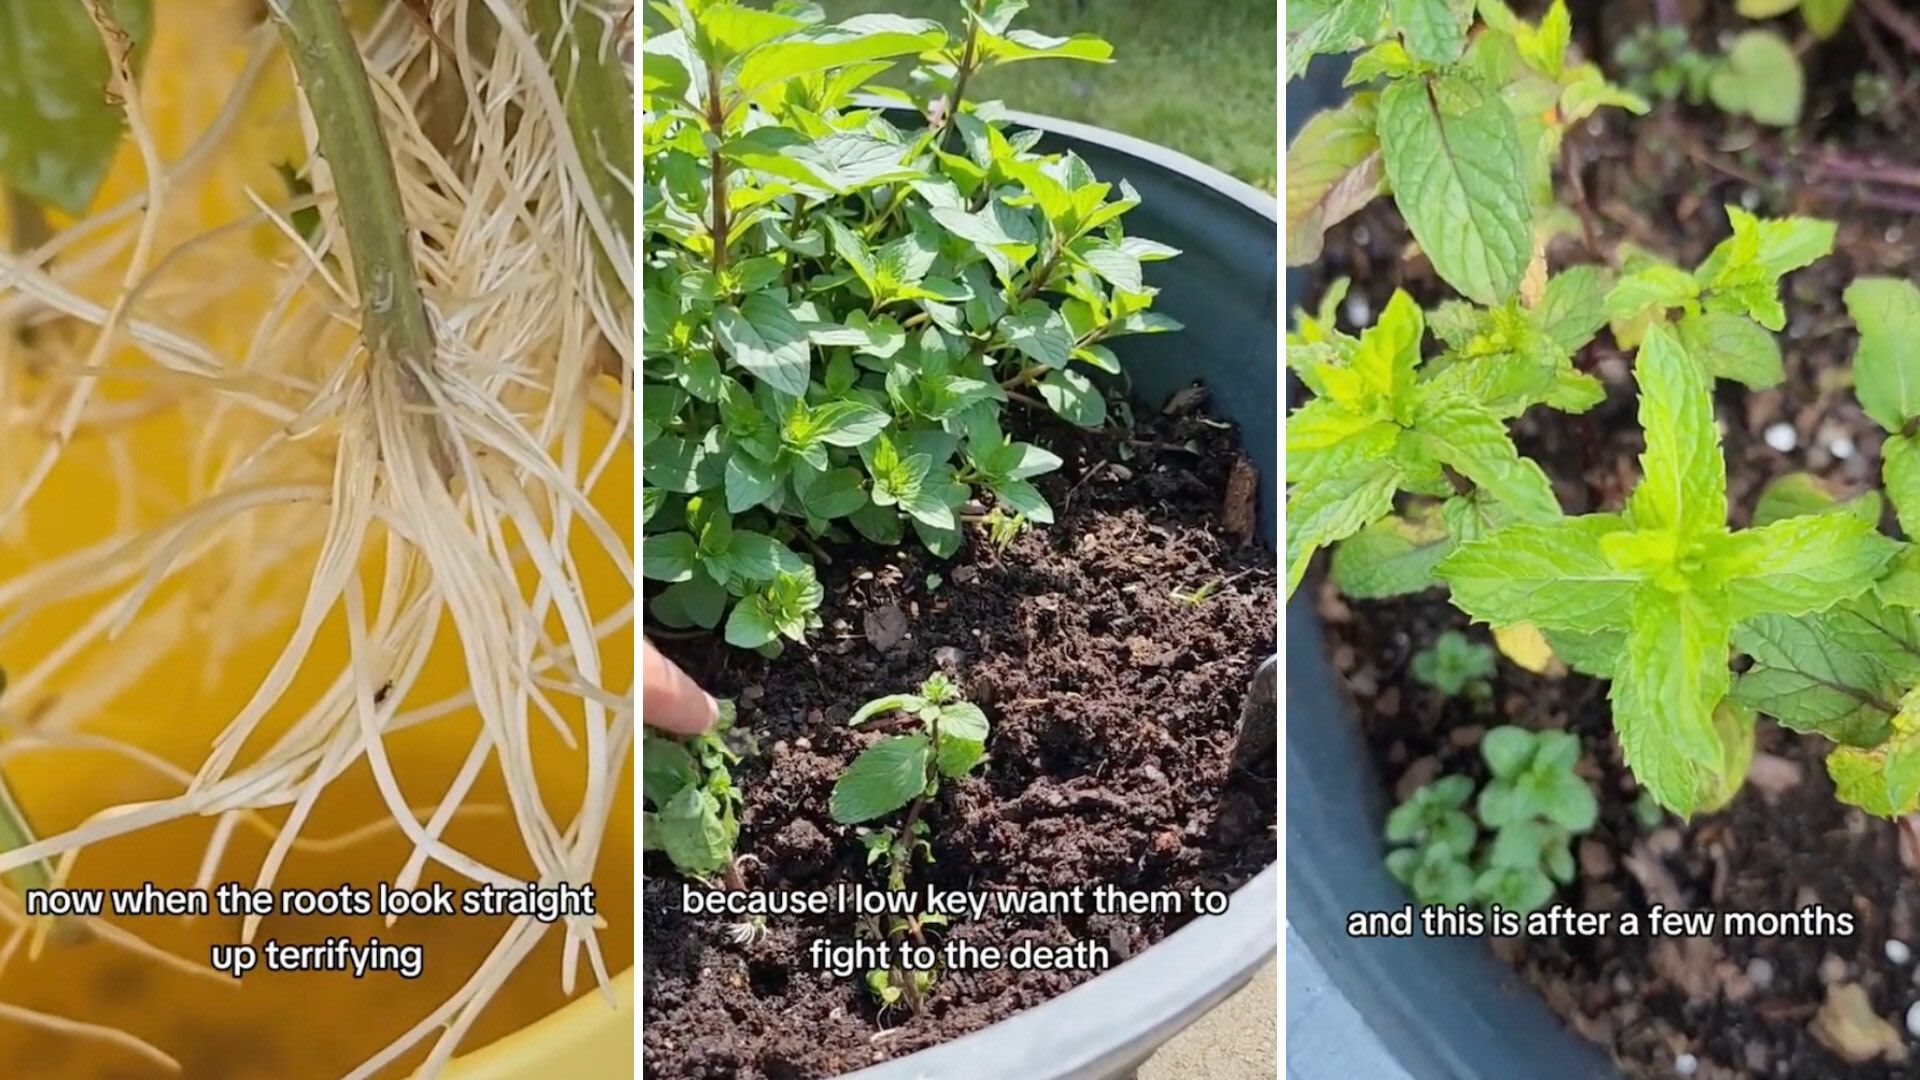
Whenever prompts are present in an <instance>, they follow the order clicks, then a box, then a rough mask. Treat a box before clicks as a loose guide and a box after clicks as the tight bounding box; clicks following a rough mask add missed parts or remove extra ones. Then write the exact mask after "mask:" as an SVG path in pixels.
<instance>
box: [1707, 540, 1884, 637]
mask: <svg viewBox="0 0 1920 1080" xmlns="http://www.w3.org/2000/svg"><path fill="white" fill-rule="evenodd" d="M1899 550H1900V547H1899V545H1898V544H1896V543H1894V542H1893V541H1892V540H1890V539H1888V538H1887V537H1885V536H1882V535H1880V533H1879V531H1878V530H1877V529H1876V527H1875V525H1874V523H1870V522H1866V521H1862V520H1861V519H1859V518H1857V517H1853V516H1851V515H1846V514H1821V515H1816V516H1804V517H1792V518H1787V519H1786V520H1784V521H1776V522H1774V523H1773V524H1771V525H1763V526H1760V527H1759V528H1754V529H1743V530H1741V531H1740V532H1736V533H1732V534H1730V535H1728V536H1725V537H1723V538H1720V539H1719V540H1717V541H1716V542H1715V543H1714V544H1712V545H1710V547H1709V549H1708V554H1707V556H1706V564H1707V566H1706V572H1707V573H1708V574H1710V575H1712V576H1714V577H1716V578H1717V579H1719V580H1721V581H1724V582H1725V583H1726V590H1727V592H1726V610H1727V613H1728V617H1729V618H1731V619H1733V620H1734V621H1736V622H1738V621H1740V620H1743V619H1746V618H1748V617H1749V616H1753V615H1758V614H1762V613H1769V614H1780V615H1809V614H1812V613H1813V612H1816V611H1824V610H1825V609H1827V608H1829V607H1832V606H1833V605H1835V604H1837V603H1839V602H1841V601H1843V600H1851V599H1853V598H1854V597H1856V596H1858V595H1860V594H1861V593H1863V592H1865V591H1866V590H1867V589H1868V588H1869V587H1871V586H1872V584H1873V581H1874V579H1876V578H1878V577H1879V576H1880V574H1881V573H1882V572H1883V571H1884V570H1886V568H1887V564H1888V563H1891V562H1892V561H1893V557H1894V556H1895V555H1896V554H1898V553H1899Z"/></svg>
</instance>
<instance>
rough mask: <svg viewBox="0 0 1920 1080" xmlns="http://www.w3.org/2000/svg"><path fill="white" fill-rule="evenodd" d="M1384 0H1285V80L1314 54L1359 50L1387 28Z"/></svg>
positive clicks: (1300, 71) (1296, 74) (1295, 74)
mask: <svg viewBox="0 0 1920 1080" xmlns="http://www.w3.org/2000/svg"><path fill="white" fill-rule="evenodd" d="M1386 23H1387V0H1287V15H1286V22H1285V23H1284V24H1283V25H1284V26H1285V27H1286V28H1287V81H1288V82H1292V81H1293V80H1295V79H1297V78H1299V77H1300V76H1301V75H1303V74H1305V72H1306V70H1307V64H1308V63H1309V62H1310V61H1312V60H1313V58H1314V57H1316V56H1337V55H1339V54H1341V53H1350V52H1358V51H1359V50H1361V49H1364V48H1366V47H1367V46H1369V45H1371V44H1373V43H1374V42H1375V41H1377V40H1379V38H1380V36H1381V35H1382V34H1383V33H1384V32H1385V30H1386Z"/></svg>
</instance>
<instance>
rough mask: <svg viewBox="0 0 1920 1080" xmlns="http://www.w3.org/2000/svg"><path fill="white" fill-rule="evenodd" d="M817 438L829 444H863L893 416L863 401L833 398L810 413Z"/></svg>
mask: <svg viewBox="0 0 1920 1080" xmlns="http://www.w3.org/2000/svg"><path fill="white" fill-rule="evenodd" d="M807 419H808V421H809V424H810V426H811V428H812V430H813V435H814V437H815V438H817V439H819V440H820V441H821V442H823V443H826V444H827V445H828V446H860V445H863V444H864V443H866V442H867V440H869V439H871V438H873V437H874V436H875V435H878V434H880V432H881V431H883V430H884V429H885V428H886V426H887V425H888V424H889V423H892V421H893V418H892V417H890V416H888V415H887V413H886V411H885V410H883V409H877V408H875V407H873V406H872V405H868V404H865V403H864V402H859V401H829V402H827V403H826V404H825V405H822V406H820V407H819V408H817V409H814V410H813V412H812V414H811V415H809V416H808V418H807Z"/></svg>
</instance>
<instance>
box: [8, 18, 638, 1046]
mask: <svg viewBox="0 0 1920 1080" xmlns="http://www.w3.org/2000/svg"><path fill="white" fill-rule="evenodd" d="M455 7H456V5H451V4H441V5H421V4H410V5H393V6H382V7H380V8H378V9H369V8H367V7H366V6H364V5H363V6H358V7H355V8H354V9H352V10H348V9H347V8H345V7H343V6H342V5H341V4H339V3H334V2H331V0H273V2H271V3H267V4H264V5H204V4H193V3H173V2H161V3H157V4H152V3H146V2H144V0H115V2H111V3H108V2H99V3H95V2H75V3H66V2H62V3H49V4H36V5H28V6H26V7H22V8H19V9H18V10H16V11H14V12H11V13H10V14H9V16H8V17H7V19H6V20H4V26H0V55H4V56H6V57H8V58H9V59H8V61H7V62H6V63H5V64H4V65H0V101H4V103H5V105H4V108H0V147H4V148H5V149H4V151H0V189H3V190H4V192H5V196H6V198H5V203H4V215H5V221H4V225H5V228H4V230H0V232H3V233H4V236H5V238H6V243H5V244H4V245H0V410H4V415H5V417H6V419H5V421H4V423H0V441H4V445H3V446H0V462H4V466H3V467H0V656H4V657H5V662H6V664H7V668H8V671H9V674H10V675H11V676H12V680H11V686H10V688H9V690H8V694H7V698H6V701H5V703H4V706H3V708H4V717H5V722H6V729H7V732H6V733H7V742H6V744H5V769H6V772H7V780H8V785H9V786H10V787H11V788H12V789H13V790H14V792H15V793H16V794H17V796H18V797H17V799H16V800H13V801H14V802H16V803H17V804H18V805H17V807H14V808H12V809H13V810H14V811H16V812H13V813H10V814H9V815H8V816H9V817H10V818H11V819H13V820H10V821H9V822H8V824H9V825H10V826H11V828H8V829H6V830H5V832H6V833H7V836H6V839H7V841H8V848H7V850H6V851H5V852H4V853H0V872H4V873H5V874H6V875H8V877H9V879H10V880H20V877H21V875H22V874H23V873H29V872H32V871H33V868H35V867H41V868H46V869H48V870H50V878H51V884H53V885H54V886H56V887H69V888H76V889H102V888H105V889H114V888H119V889H124V888H127V887H128V886H129V885H138V884H140V883H141V882H142V881H151V882H154V883H156V884H157V885H158V886H160V887H164V888H168V889H176V890H216V889H217V888H218V887H219V886H222V885H225V886H229V887H236V886H238V887H244V888H246V889H249V890H263V891H266V892H268V893H269V894H271V893H272V892H273V891H274V890H279V889H289V888H302V889H304V888H310V887H317V879H325V880H326V881H328V882H330V884H331V885H332V886H333V887H335V888H337V887H339V886H340V885H341V883H348V884H349V885H350V886H351V887H353V888H357V889H365V890H368V891H369V892H371V891H373V890H376V889H377V888H378V887H380V886H386V887H389V888H397V889H413V888H416V887H420V888H426V887H428V886H444V887H447V888H452V889H469V890H471V889H476V888H482V887H484V888H488V889H491V890H495V892H494V894H493V895H494V896H495V897H496V898H497V897H499V896H510V897H516V898H524V897H525V896H526V895H528V892H529V890H547V891H552V890H555V889H558V888H561V887H568V888H571V887H577V886H587V885H593V884H599V885H601V886H603V887H602V888H600V889H599V890H598V891H599V894H600V897H601V902H600V906H599V908H598V910H597V911H596V912H595V913H592V914H579V915H569V916H568V917H566V918H563V919H558V920H555V921H551V922H545V923H543V922H540V921H539V920H536V919H531V918H529V919H525V920H520V921H513V920H505V921H501V922H499V923H498V924H494V925H490V922H489V920H486V919H455V920H444V921H440V922H439V923H438V924H437V926H427V925H425V923H423V921H422V920H419V919H415V918H410V917H401V918H397V919H395V920H387V919H382V918H381V917H380V916H379V915H378V914H375V913H371V912H369V913H368V914H367V916H366V917H364V918H354V917H350V916H346V915H341V916H339V917H336V918H330V919H327V920H315V921H314V922H312V923H309V924H308V925H305V926H300V925H297V924H295V923H294V922H293V921H292V918H291V917H292V914H293V913H292V912H282V911H278V910H264V909H263V908H261V907H259V906H252V907H250V910H249V911H247V912H231V911H230V912H227V914H241V915H242V916H243V917H242V918H240V919H228V918H222V919H214V920H204V919H203V920H200V921H199V922H197V923H184V922H181V921H179V920H172V919H168V920H161V919H155V918H145V919H134V918H128V917H124V916H125V915H126V914H127V913H125V912H119V911H112V910H110V911H108V912H106V914H105V915H103V916H102V917H99V918H92V917H89V918H87V919H86V920H85V921H86V930H87V931H89V932H90V933H91V935H92V936H93V937H94V938H95V940H96V941H103V942H106V943H108V945H109V947H108V948H106V949H104V950H103V949H98V948H94V949H89V950H81V951H77V950H73V949H70V948H65V947H64V946H63V945H62V941H61V938H60V935H59V934H58V933H55V934H47V933H46V930H47V929H48V928H47V927H46V926H45V925H44V923H43V921H39V920H29V919H28V918H26V916H25V913H24V907H23V903H22V902H23V899H24V898H23V897H21V896H18V895H16V894H14V893H12V892H11V891H8V892H7V893H5V894H4V895H3V896H0V919H4V921H5V923H6V927H7V931H6V932H7V933H8V934H9V935H10V936H9V939H8V941H9V943H8V944H7V945H6V947H5V950H4V955H5V960H4V961H0V963H4V964H6V965H8V966H12V967H15V968H18V967H29V968H31V969H33V970H30V971H29V972H26V973H19V974H20V977H18V978H16V979H13V980H10V981H9V985H10V986H11V987H12V988H13V989H12V990H10V991H8V993H7V995H6V996H7V1000H6V1002H5V1003H4V1006H0V1011H4V1013H5V1016H6V1020H7V1023H6V1025H5V1027H4V1028H0V1048H3V1049H4V1052H5V1053H6V1054H7V1056H8V1059H9V1060H10V1061H14V1062H17V1063H18V1065H17V1067H18V1068H19V1069H21V1070H24V1071H25V1072H26V1073H30V1074H36V1075H40V1074H45V1075H53V1074H56V1073H59V1072H66V1071H72V1070H79V1071H82V1072H88V1071H97V1072H112V1071H124V1070H125V1069H127V1068H129V1067H133V1065H134V1064H135V1063H136V1061H137V1059H144V1061H138V1067H139V1068H141V1069H144V1070H148V1071H149V1072H152V1071H154V1070H157V1069H160V1068H162V1067H164V1068H166V1069H169V1070H171V1071H172V1072H174V1073H180V1074H185V1075H218V1074H219V1073H220V1072H221V1071H223V1070H226V1069H242V1070H256V1071H257V1070H262V1069H264V1070H267V1071H269V1072H272V1073H274V1074H275V1075H286V1076H290V1077H314V1078H316V1080H339V1078H340V1077H343V1076H350V1077H361V1076H372V1075H376V1074H377V1075H385V1074H387V1072H390V1071H391V1070H392V1069H393V1068H394V1067H395V1063H396V1062H398V1061H400V1060H401V1059H403V1058H404V1059H405V1060H406V1067H407V1068H409V1069H417V1070H418V1071H419V1072H420V1074H421V1075H439V1074H442V1073H447V1072H448V1071H449V1066H450V1063H451V1062H452V1061H453V1060H454V1059H455V1057H456V1055H460V1056H465V1055H468V1054H470V1053H471V1052H472V1051H475V1050H477V1049H478V1048H480V1047H482V1046H485V1045H487V1044H493V1043H499V1042H502V1041H503V1040H504V1041H506V1042H513V1041H515V1040H514V1039H513V1038H510V1037H513V1036H515V1035H516V1033H522V1034H524V1036H525V1037H524V1039H522V1040H520V1046H519V1048H518V1049H515V1048H513V1047H509V1048H508V1049H506V1050H503V1051H501V1053H502V1054H503V1055H510V1054H514V1053H527V1054H529V1055H530V1057H531V1059H532V1060H533V1061H535V1062H537V1063H541V1064H546V1065H556V1066H557V1065H558V1063H559V1062H560V1061H562V1060H565V1054H566V1053H567V1050H566V1049H564V1048H557V1047H556V1046H554V1045H552V1044H550V1043H549V1044H545V1045H543V1044H542V1042H541V1036H540V1034H539V1032H538V1030H536V1029H538V1027H539V1024H538V1023H537V1022H538V1021H540V1020H541V1019H542V1018H543V1017H546V1016H547V1015H548V1014H550V1013H552V1012H554V1011H556V1010H558V1009H560V1008H561V1006H563V1005H564V1004H565V1003H566V1002H567V1001H568V1000H569V999H571V998H573V997H576V996H579V995H581V994H583V993H584V992H585V991H587V990H589V989H592V990H595V991H596V995H595V997H596V998H597V1000H595V1001H594V1002H592V1004H594V1005H596V1006H597V1007H598V1008H599V1009H600V1010H602V1011H601V1013H600V1014H599V1015H600V1018H601V1019H602V1020H607V1019H611V1020H612V1021H613V1022H615V1023H618V1022H620V1021H619V1013H618V1012H617V1011H616V1009H615V1008H613V1007H610V1005H609V1001H610V1000H611V1001H612V1002H615V1003H617V1002H618V1000H619V996H620V994H621V992H622V991H621V987H622V986H623V985H630V982H631V974H630V972H628V969H629V967H630V964H631V960H632V951H633V950H632V940H631V930H630V929H629V927H630V925H631V920H630V919H629V918H628V917H627V912H628V911H629V910H630V907H631V902H632V900H631V894H630V892H628V891H627V890H626V889H624V888H622V887H620V886H619V885H615V884H611V883H610V882H624V881H625V880H626V879H625V876H624V870H623V865H624V864H625V860H626V859H627V858H628V856H626V855H625V854H624V852H625V851H626V850H627V846H626V843H625V841H626V837H627V835H628V834H627V826H625V825H624V824H622V823H623V822H624V821H626V820H627V814H628V809H627V807H628V803H629V801H630V799H631V795H630V794H629V793H628V792H629V788H630V783H631V781H630V779H629V778H628V776H627V774H628V772H629V769H628V762H629V756H630V753H631V750H632V735H633V706H632V695H631V668H630V667H629V666H628V661H627V660H626V659H625V657H628V656H631V655H632V651H633V650H632V648H631V646H632V639H631V610H632V609H631V598H632V591H633V576H632V572H631V563H632V539H631V532H630V530H629V527H628V526H627V525H626V524H625V522H626V518H627V515H628V508H629V507H630V503H629V502H628V501H627V498H626V495H625V492H626V491H628V490H630V488H629V487H628V485H627V483H626V478H627V477H628V476H630V475H631V469H632V443H631V436H630V434H629V432H630V421H629V420H628V419H627V418H628V417H629V416H630V415H631V413H632V406H631V399H630V395H631V387H632V376H631V374H630V372H631V368H632V362H631V351H632V349H631V345H630V344H629V343H630V341H631V339H632V333H633V302H632V279H633V271H632V263H633V255H632V239H631V231H630V227H629V226H628V225H627V224H626V220H627V216H628V214H629V211H627V210H625V209H623V208H622V206H621V192H622V191H626V190H630V185H631V182H632V175H633V173H632V169H633V165H632V155H631V149H630V143H628V144H627V146H628V149H627V150H626V151H625V152H624V154H623V152H622V142H623V139H624V138H625V135H626V132H627V131H629V130H630V126H629V125H630V120H631V115H630V111H629V109H628V108H627V106H626V103H627V102H628V101H630V99H631V97H630V90H629V88H630V86H631V77H630V75H629V74H628V73H627V70H626V68H625V65H624V64H623V62H622V60H621V58H620V53H621V45H622V37H623V33H624V32H623V31H622V29H621V28H620V25H619V23H618V20H617V19H616V18H615V17H614V16H613V13H612V12H611V11H610V8H609V7H608V6H607V5H602V4H598V3H591V2H575V0H557V2H549V0H528V2H525V3H520V2H514V3H505V2H502V3H489V4H485V5H473V6H471V8H470V9H469V8H468V7H467V6H464V5H463V6H460V7H461V10H460V11H458V12H456V11H455ZM456 44H457V48H456V47H455V46H456ZM589 91H590V92H589ZM589 97H591V98H592V99H593V100H592V101H589V100H587V98H589ZM480 102H487V103H489V107H488V108H480V107H478V103H480ZM429 921H431V920H429ZM328 931H330V932H331V934H332V935H333V938H334V940H350V941H351V942H353V943H355V944H356V945H359V946H365V945H367V943H369V942H370V941H371V940H372V939H373V938H375V937H376V936H377V937H379V938H380V939H382V940H383V941H384V942H387V943H389V944H398V943H409V944H411V945H415V946H418V947H419V948H420V950H421V952H422V955H424V956H426V957H428V958H429V959H428V960H427V962H426V966H425V967H424V968H423V969H422V971H421V973H420V978H418V979H414V980H403V979H401V978H399V977H398V976H397V975H392V976H387V977H391V978H393V979H394V982H393V984H392V985H390V986H387V987H385V988H381V989H376V988H375V980H376V979H377V978H379V977H381V976H380V973H369V979H368V980H366V981H362V980H356V979H354V978H352V977H351V974H350V973H342V972H340V971H337V970H333V971H317V970H304V971H293V970H273V969H271V968H270V967H268V966H265V965H263V966H262V967H261V968H260V969H256V970H255V971H254V972H252V973H251V975H250V976H249V978H247V979H245V980H236V979H235V977H234V976H233V975H230V974H227V973H225V972H220V971H215V970H213V969H212V968H210V967H209V966H208V963H207V957H208V955H209V949H210V948H212V947H215V946H220V947H225V946H232V945H234V944H235V943H236V942H239V943H243V944H246V945H249V946H252V947H254V948H256V949H259V950H262V951H266V950H265V946H266V943H267V942H269V941H271V942H274V943H276V946H291V945H295V944H306V942H305V940H304V939H305V938H306V936H307V935H308V934H309V933H319V934H320V938H319V940H322V941H324V940H327V932H328ZM315 943H316V944H317V942H315ZM530 959H534V960H537V963H535V964H531V965H529V964H527V963H526V961H528V960H530ZM623 972H628V974H626V975H625V976H624V981H623V976H622V973H623ZM503 990H505V991H508V993H506V995H505V997H504V998H503V997H502V992H503ZM503 1000H505V1001H512V1002H514V1004H512V1005H501V1004H499V1002H501V1001H503ZM128 1002H132V1003H134V1004H133V1007H132V1011H131V1012H128V1011H127V1007H126V1006H127V1003H128ZM483 1011H485V1012H486V1015H487V1018H486V1019H484V1020H483V1019H482V1015H481V1014H482V1012H483ZM309 1014H312V1015H315V1016H320V1015H324V1016H327V1017H328V1018H329V1019H328V1020H327V1021H325V1022H319V1021H316V1022H313V1023H298V1024H296V1023H291V1022H289V1021H288V1020H287V1019H286V1018H289V1017H293V1016H306V1015H309ZM262 1018H265V1019H262ZM587 1026H588V1027H589V1028H591V1027H593V1024H592V1023H591V1021H589V1023H588V1025H587ZM522 1029H528V1030H527V1031H526V1032H523V1031H522ZM183 1032H184V1033H186V1034H183ZM549 1038H550V1037H549ZM588 1043H590V1044H591V1045H593V1046H595V1047H596V1051H595V1052H596V1053H602V1054H605V1053H608V1052H611V1053H613V1054H614V1055H615V1057H616V1059H617V1055H618V1052H619V1043H618V1041H617V1040H616V1041H614V1042H612V1043H608V1042H605V1041H603V1040H599V1039H594V1040H588ZM585 1044H587V1043H583V1045H585ZM627 1045H628V1046H629V1047H630V1045H631V1043H630V1042H629V1043H628V1044H627ZM249 1048H250V1049H249ZM528 1048H532V1049H528ZM629 1053H630V1050H629ZM463 1067H464V1066H453V1067H452V1073H449V1074H450V1075H452V1074H457V1072H458V1070H459V1069H460V1068H463ZM155 1074H156V1075H159V1073H157V1072H156V1073H155ZM143 1075H145V1073H143Z"/></svg>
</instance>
